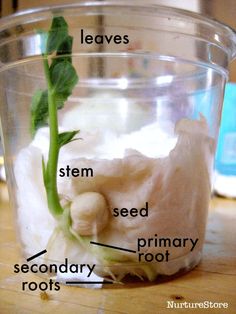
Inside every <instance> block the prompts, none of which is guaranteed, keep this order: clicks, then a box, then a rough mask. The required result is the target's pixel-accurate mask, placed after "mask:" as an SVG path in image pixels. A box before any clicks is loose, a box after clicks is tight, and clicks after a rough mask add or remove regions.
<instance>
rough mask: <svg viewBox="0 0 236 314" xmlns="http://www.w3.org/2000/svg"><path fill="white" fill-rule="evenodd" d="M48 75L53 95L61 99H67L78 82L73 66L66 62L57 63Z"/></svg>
mask: <svg viewBox="0 0 236 314" xmlns="http://www.w3.org/2000/svg"><path fill="white" fill-rule="evenodd" d="M50 75H51V82H52V85H53V91H54V93H55V94H57V95H58V97H61V98H62V99H63V98H66V99H67V98H68V96H69V95H70V94H71V93H72V90H73V88H74V87H75V85H76V84H77V82H78V76H77V74H76V71H75V69H74V67H73V65H72V64H71V63H70V62H69V61H67V60H65V61H63V62H58V63H57V64H56V65H55V66H54V67H53V68H52V71H50Z"/></svg>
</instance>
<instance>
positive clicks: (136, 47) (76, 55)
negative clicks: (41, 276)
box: [0, 1, 236, 282]
mask: <svg viewBox="0 0 236 314" xmlns="http://www.w3.org/2000/svg"><path fill="white" fill-rule="evenodd" d="M53 16H63V17H64V19H65V20H66V21H67V23H68V27H69V34H70V35H71V36H73V51H72V62H73V65H74V67H75V69H76V72H77V74H78V76H79V81H78V83H77V85H76V87H75V88H74V89H73V93H72V95H71V96H70V97H69V99H68V100H67V101H66V103H65V105H64V108H63V109H61V110H58V125H59V131H60V132H68V131H73V130H78V129H79V130H80V133H79V134H78V136H77V137H79V138H80V139H79V140H76V141H73V142H71V143H69V144H67V145H65V146H63V147H62V148H61V149H60V153H59V161H58V164H56V168H57V182H56V184H57V189H58V195H59V201H60V206H61V208H62V209H63V210H64V213H65V212H67V216H66V218H65V217H64V218H65V219H67V222H66V223H65V221H64V222H63V223H62V220H63V219H61V217H62V216H63V214H61V213H60V214H58V216H56V215H52V213H51V211H50V210H49V208H48V202H47V194H46V189H45V185H44V181H43V174H42V173H43V170H42V157H43V159H44V163H46V162H47V160H48V150H49V146H50V143H51V142H52V141H54V140H55V138H53V137H51V139H50V137H49V126H48V125H45V126H44V125H43V126H42V127H41V128H39V130H38V131H37V132H36V134H35V135H34V136H32V135H31V132H30V125H31V122H30V121H31V111H32V109H31V103H32V97H33V95H34V93H35V91H37V90H38V89H42V90H45V89H46V88H47V82H46V79H45V73H44V66H43V57H42V54H41V52H42V51H41V47H42V31H48V30H49V28H50V25H51V22H52V18H53ZM38 30H40V32H39V31H38ZM81 30H83V36H86V35H91V36H93V41H94V40H95V39H94V38H95V36H96V35H102V36H103V39H101V38H102V37H101V36H100V37H99V39H97V41H98V42H99V43H86V42H85V39H84V38H85V37H83V40H84V42H83V43H81V41H82V39H81V36H82V33H81V32H82V31H81ZM0 34H1V42H0V61H1V73H0V80H1V84H0V90H1V125H2V138H3V142H4V153H5V164H6V168H7V181H8V187H9V192H10V198H11V202H12V206H13V207H14V209H15V214H16V222H17V228H18V234H19V239H20V241H21V245H22V252H23V256H24V258H29V257H30V256H32V255H34V254H36V253H37V252H41V251H42V250H45V249H46V250H47V252H46V253H45V254H42V255H41V256H39V257H38V258H35V259H34V260H32V262H33V263H37V264H38V265H40V264H46V265H50V264H52V263H53V264H55V265H61V264H62V263H65V260H66V259H67V261H68V264H69V265H71V264H74V263H76V264H79V265H82V264H85V265H94V267H93V271H92V273H93V275H94V276H95V277H92V275H91V276H88V275H87V274H86V271H84V272H83V271H82V272H81V273H80V274H79V272H77V273H75V274H74V273H73V274H72V272H69V271H68V272H66V273H62V272H60V271H59V270H57V271H55V269H54V271H52V269H51V271H50V268H48V275H49V276H50V277H53V278H57V280H58V281H62V282H63V280H64V281H66V282H67V281H68V280H70V279H71V278H73V279H77V280H78V279H80V281H82V282H83V281H91V282H93V281H94V278H96V279H97V278H98V277H99V278H100V279H101V282H102V280H103V278H106V280H107V281H109V282H110V281H113V282H119V281H125V279H126V278H127V276H128V275H131V276H136V277H138V278H140V279H147V280H150V281H153V280H155V279H156V278H158V276H159V275H162V276H167V277H168V278H169V277H170V276H172V275H175V274H177V273H180V272H181V273H182V272H185V271H188V270H190V269H191V268H193V267H194V266H196V265H197V264H198V263H199V261H200V258H201V252H202V247H203V243H204V235H205V229H206V221H207V212H208V204H209V199H210V194H211V174H212V169H213V159H214V153H215V147H216V141H217V135H218V129H219V123H220V116H221V108H222V99H223V91H224V86H225V82H226V80H227V77H228V63H229V61H230V60H232V59H233V58H234V56H235V51H236V49H235V48H236V46H235V45H236V37H235V34H234V32H233V31H232V30H231V29H230V28H228V27H226V26H224V25H222V24H220V23H218V22H216V21H213V20H210V19H208V18H205V17H203V16H200V15H197V14H194V13H190V12H187V11H182V10H178V9H172V8H165V7H159V6H152V5H147V6H145V5H143V4H141V3H139V2H136V3H135V5H133V4H129V2H128V1H126V2H122V1H119V2H118V1H117V2H114V1H112V2H109V1H106V2H103V1H97V2H96V1H95V2H92V3H90V2H80V3H78V4H73V5H66V6H61V7H51V8H42V9H38V10H30V11H26V12H23V13H18V14H16V15H12V16H10V17H8V18H5V19H2V20H1V22H0ZM111 35H113V36H115V35H119V36H121V38H122V42H121V43H115V42H114V40H113V39H114V38H113V39H112V40H111V42H110V43H108V42H106V40H105V36H108V37H109V36H111ZM124 36H126V40H124ZM89 38H90V40H91V37H89ZM97 38H98V37H97ZM102 40H103V43H101V41H102ZM88 41H89V40H88ZM117 41H119V40H117ZM51 57H52V58H54V57H55V55H52V56H51ZM50 62H51V61H50ZM54 166H55V165H54ZM72 169H74V170H72ZM49 172H50V170H49ZM64 216H65V215H64ZM63 224H64V225H63ZM65 225H66V228H65ZM101 244H102V245H107V246H112V247H105V246H101ZM32 262H30V261H29V263H32ZM85 268H86V266H85V267H84V269H85ZM87 270H88V267H87ZM39 273H40V272H39ZM96 276H98V277H96ZM96 281H98V279H97V280H96Z"/></svg>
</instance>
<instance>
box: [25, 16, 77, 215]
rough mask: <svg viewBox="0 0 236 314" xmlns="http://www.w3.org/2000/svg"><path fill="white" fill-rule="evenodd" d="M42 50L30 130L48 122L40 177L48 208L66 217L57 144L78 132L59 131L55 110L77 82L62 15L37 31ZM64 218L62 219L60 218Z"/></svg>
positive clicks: (64, 143)
mask: <svg viewBox="0 0 236 314" xmlns="http://www.w3.org/2000/svg"><path fill="white" fill-rule="evenodd" d="M40 36H41V39H42V40H41V42H42V45H41V50H42V57H43V66H44V74H45V79H46V83H47V89H45V90H41V89H39V90H37V91H36V92H35V94H34V96H33V99H32V105H31V132H32V134H33V135H34V134H35V132H36V131H37V129H38V128H40V127H42V126H43V125H45V124H47V123H48V124H49V129H50V142H49V143H50V144H49V152H48V161H47V163H45V161H44V159H43V158H42V169H43V180H44V186H45V190H46V194H47V202H48V208H49V210H50V212H51V214H52V215H53V216H54V217H55V218H56V219H59V217H60V218H61V217H62V214H63V213H64V214H63V216H64V218H65V219H69V213H68V214H66V210H65V209H63V208H62V206H61V204H60V200H59V195H58V190H57V168H58V157H59V152H60V148H61V147H62V146H64V145H66V144H68V143H70V142H71V141H73V140H74V137H75V135H76V134H77V133H78V132H79V131H78V130H77V131H71V132H63V133H59V131H58V117H57V110H59V109H61V108H63V106H64V103H65V101H66V100H67V99H68V97H69V96H70V95H71V93H72V90H73V88H74V87H75V85H76V84H77V82H78V76H77V74H76V71H75V68H74V67H73V65H72V58H71V53H72V44H73V38H72V37H71V36H70V35H69V34H68V25H67V23H66V21H65V19H64V18H63V17H54V18H53V20H52V24H51V28H50V30H49V32H48V33H46V32H40ZM63 220H64V219H63Z"/></svg>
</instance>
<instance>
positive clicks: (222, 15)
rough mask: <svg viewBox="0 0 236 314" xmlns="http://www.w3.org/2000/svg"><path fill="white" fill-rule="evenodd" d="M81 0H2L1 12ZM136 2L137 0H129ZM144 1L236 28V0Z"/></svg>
mask: <svg viewBox="0 0 236 314" xmlns="http://www.w3.org/2000/svg"><path fill="white" fill-rule="evenodd" d="M78 1H79V0H0V14H1V16H6V15H8V14H11V13H14V12H16V11H19V10H24V9H29V8H34V7H40V6H49V5H55V4H66V3H76V2H78ZM129 1H132V2H133V3H135V0H129ZM143 3H144V4H146V3H156V4H161V5H167V6H173V7H178V8H184V9H186V10H191V11H194V12H198V13H202V14H205V15H208V16H211V17H214V18H215V19H217V20H219V21H221V22H223V23H225V24H228V25H229V26H231V27H232V28H234V29H235V30H236V0H224V1H223V0H143ZM230 81H234V82H236V61H235V62H233V63H232V65H231V68H230Z"/></svg>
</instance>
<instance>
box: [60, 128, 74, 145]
mask: <svg viewBox="0 0 236 314" xmlns="http://www.w3.org/2000/svg"><path fill="white" fill-rule="evenodd" d="M78 133H79V130H77V131H71V132H63V133H60V134H58V145H59V147H62V146H64V145H66V144H68V143H70V142H72V141H75V140H76V139H73V138H74V136H75V135H76V134H78Z"/></svg>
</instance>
